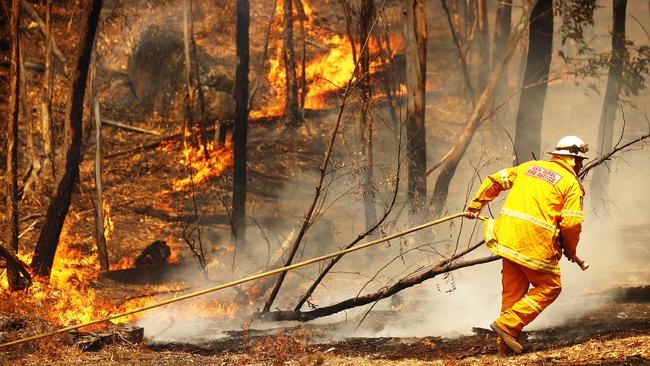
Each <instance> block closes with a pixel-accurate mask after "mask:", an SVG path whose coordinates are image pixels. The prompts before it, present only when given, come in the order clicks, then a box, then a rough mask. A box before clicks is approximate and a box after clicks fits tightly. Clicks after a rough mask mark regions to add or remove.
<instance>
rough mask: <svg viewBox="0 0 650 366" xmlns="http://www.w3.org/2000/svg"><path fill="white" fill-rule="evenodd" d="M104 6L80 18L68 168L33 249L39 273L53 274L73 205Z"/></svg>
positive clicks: (95, 5) (92, 6)
mask: <svg viewBox="0 0 650 366" xmlns="http://www.w3.org/2000/svg"><path fill="white" fill-rule="evenodd" d="M101 8H102V0H92V1H91V2H90V3H89V5H88V6H87V7H86V9H84V12H83V13H82V14H83V15H82V19H81V22H80V24H82V28H81V29H82V33H81V37H80V39H79V46H78V47H77V50H76V57H75V59H76V67H75V70H74V73H73V74H72V83H71V87H70V94H71V95H70V103H69V104H68V106H67V108H66V118H65V142H64V150H65V152H66V159H65V169H64V170H63V171H61V174H60V178H59V179H58V184H57V189H56V193H55V195H54V197H53V198H52V201H51V202H50V206H49V207H48V209H47V215H46V217H45V223H44V224H43V228H42V229H41V232H40V234H39V236H38V242H37V243H36V248H35V249H34V257H33V259H32V262H31V267H32V268H33V269H34V271H35V273H36V274H38V275H40V276H49V275H50V270H51V269H52V264H53V262H54V254H55V253H56V248H57V246H58V244H59V236H60V235H61V229H62V227H63V222H64V220H65V217H66V215H67V214H68V209H69V207H70V201H71V198H72V191H73V189H74V183H75V182H76V181H77V178H78V176H79V163H80V160H81V135H82V117H83V102H84V95H85V91H86V81H87V79H88V67H89V65H90V55H91V53H92V49H93V43H94V40H95V33H96V31H97V25H98V23H99V13H100V12H101Z"/></svg>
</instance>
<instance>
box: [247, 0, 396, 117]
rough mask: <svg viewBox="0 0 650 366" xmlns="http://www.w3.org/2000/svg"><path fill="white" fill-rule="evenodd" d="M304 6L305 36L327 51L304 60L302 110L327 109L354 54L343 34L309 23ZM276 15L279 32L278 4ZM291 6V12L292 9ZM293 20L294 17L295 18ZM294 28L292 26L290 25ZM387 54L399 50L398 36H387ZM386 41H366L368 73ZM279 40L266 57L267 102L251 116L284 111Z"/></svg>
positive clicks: (377, 64)
mask: <svg viewBox="0 0 650 366" xmlns="http://www.w3.org/2000/svg"><path fill="white" fill-rule="evenodd" d="M302 4H303V8H304V9H305V15H306V18H307V20H306V22H305V30H306V33H307V35H308V37H310V38H312V39H316V40H318V41H319V42H320V43H322V44H323V45H325V46H326V47H327V51H325V52H321V53H319V54H317V55H315V56H313V57H312V58H311V59H308V60H306V62H305V63H306V67H305V80H306V83H307V93H306V95H305V104H304V108H305V109H330V108H333V107H335V106H336V102H337V100H336V98H332V96H331V95H332V94H333V93H336V92H337V91H339V90H340V89H341V88H344V87H345V86H346V84H347V82H348V81H349V80H350V78H351V77H352V76H353V75H352V74H353V73H354V68H355V65H354V57H353V52H352V44H351V43H350V40H349V38H348V36H347V35H343V36H341V35H338V34H334V35H331V34H327V33H326V31H324V30H323V29H322V27H316V26H315V25H314V22H313V17H312V14H313V11H312V8H311V6H310V5H309V3H307V1H306V0H302ZM277 9H278V11H277V14H278V15H277V16H276V17H275V22H274V23H275V24H274V26H273V29H274V30H275V31H276V32H277V33H278V34H282V29H283V25H282V21H281V20H282V14H283V8H282V3H281V2H279V3H278V6H277ZM295 11H296V10H295V8H294V12H295ZM295 19H297V17H296V18H295ZM294 27H295V25H294ZM389 42H390V49H391V51H392V54H391V55H390V56H391V57H392V56H394V55H395V54H396V53H397V52H399V51H401V50H402V49H403V47H404V46H403V42H402V39H401V37H398V36H390V41H389ZM387 46H388V45H387V42H386V41H385V40H384V41H382V42H381V47H380V45H378V44H377V42H376V41H375V39H374V38H373V39H371V40H370V42H368V46H367V47H368V50H369V53H370V54H371V62H370V73H371V74H374V73H376V72H377V71H379V70H380V69H382V68H383V67H384V64H383V62H382V61H381V58H380V57H378V55H379V52H383V51H382V50H386V49H388V47H387ZM283 47H284V45H283V42H282V39H279V40H278V41H277V44H276V47H275V52H273V53H272V54H271V57H270V59H269V64H270V67H269V72H268V74H267V77H266V78H267V80H268V82H269V84H270V86H271V90H270V92H271V93H270V96H269V97H270V104H269V105H267V106H264V107H262V108H260V109H254V110H252V111H251V113H250V117H251V118H260V117H271V116H279V115H282V113H283V112H284V103H285V98H286V72H285V66H284V59H283ZM356 47H357V49H356V50H355V51H356V54H357V56H358V55H359V53H360V49H361V46H360V45H357V46H356Z"/></svg>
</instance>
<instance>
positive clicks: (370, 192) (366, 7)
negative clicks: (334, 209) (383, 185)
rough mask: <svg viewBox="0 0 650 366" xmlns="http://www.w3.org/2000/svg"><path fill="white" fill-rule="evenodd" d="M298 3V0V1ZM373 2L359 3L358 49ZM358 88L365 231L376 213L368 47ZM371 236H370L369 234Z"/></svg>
mask: <svg viewBox="0 0 650 366" xmlns="http://www.w3.org/2000/svg"><path fill="white" fill-rule="evenodd" d="M298 1H300V0H298ZM374 12H375V5H374V0H363V1H362V2H361V14H360V23H359V28H360V29H359V33H360V37H359V39H360V42H359V45H360V47H363V46H364V44H367V43H368V42H369V41H370V37H371V36H372V33H371V30H372V20H373V17H374V15H375V14H374ZM360 56H361V58H360V61H361V65H360V66H361V67H360V68H359V70H360V73H359V76H360V77H361V79H360V87H361V121H360V122H361V123H360V127H361V144H362V146H363V147H362V149H363V152H362V154H363V155H362V156H363V178H362V179H363V182H362V195H363V207H364V213H365V217H366V229H368V228H370V227H372V226H373V225H375V223H376V222H377V211H376V209H375V193H374V189H373V174H372V170H373V157H372V114H371V110H370V106H371V102H372V90H371V88H370V51H369V47H368V45H366V47H363V49H361V55H360ZM371 236H372V234H371Z"/></svg>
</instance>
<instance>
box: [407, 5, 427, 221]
mask: <svg viewBox="0 0 650 366" xmlns="http://www.w3.org/2000/svg"><path fill="white" fill-rule="evenodd" d="M405 11H406V22H405V24H406V29H405V31H404V38H405V40H406V65H407V66H406V88H407V92H408V94H407V111H406V139H407V142H406V154H407V160H408V199H409V202H410V206H411V213H412V214H415V213H417V215H426V212H425V211H426V209H425V199H426V194H427V181H426V161H427V150H426V137H425V136H426V133H425V129H424V112H425V92H426V73H427V59H426V55H427V52H426V42H427V25H426V17H425V6H424V0H407V1H406V9H405ZM417 215H414V216H417Z"/></svg>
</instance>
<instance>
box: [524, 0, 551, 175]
mask: <svg viewBox="0 0 650 366" xmlns="http://www.w3.org/2000/svg"><path fill="white" fill-rule="evenodd" d="M552 51H553V1H552V0H539V1H538V2H537V5H535V8H534V9H533V12H532V14H531V15H530V31H529V33H528V57H527V61H526V71H525V73H524V87H526V88H525V89H524V90H523V92H522V93H521V98H520V100H519V111H518V113H517V127H516V132H515V154H516V156H517V162H516V164H517V165H518V164H521V163H522V162H524V161H528V160H532V158H533V156H536V157H539V156H540V149H541V144H542V143H541V132H542V115H543V112H544V99H545V98H546V87H547V82H548V71H549V69H550V67H551V57H552V55H553V54H552ZM527 86H530V87H527Z"/></svg>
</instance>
